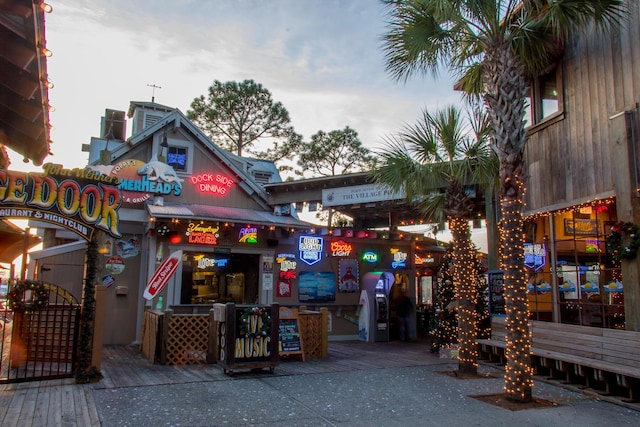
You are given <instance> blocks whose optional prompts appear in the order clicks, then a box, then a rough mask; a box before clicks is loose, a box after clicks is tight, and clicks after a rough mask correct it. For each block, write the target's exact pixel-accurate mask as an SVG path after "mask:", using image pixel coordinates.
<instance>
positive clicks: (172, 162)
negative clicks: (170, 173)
mask: <svg viewBox="0 0 640 427" xmlns="http://www.w3.org/2000/svg"><path fill="white" fill-rule="evenodd" d="M187 154H188V151H187V149H186V148H184V147H169V151H168V152H167V164H168V165H169V166H171V167H172V168H173V170H175V171H180V172H185V171H186V170H187V159H188V157H187Z"/></svg>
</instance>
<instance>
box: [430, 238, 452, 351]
mask: <svg viewBox="0 0 640 427" xmlns="http://www.w3.org/2000/svg"><path fill="white" fill-rule="evenodd" d="M452 264H453V251H452V250H451V248H448V249H447V252H446V253H445V255H444V257H443V258H442V264H441V265H440V269H439V270H438V276H437V277H438V279H437V284H438V286H437V289H436V298H435V304H434V309H435V313H434V315H433V316H432V317H431V322H430V325H429V333H430V334H431V352H433V353H435V352H437V351H439V350H440V349H441V348H442V347H445V346H448V345H451V344H455V343H456V342H458V332H457V328H458V320H457V318H456V310H455V308H451V307H449V305H450V304H451V303H452V302H453V301H454V297H455V287H454V285H453V268H452V267H453V265H452ZM448 307H449V308H448Z"/></svg>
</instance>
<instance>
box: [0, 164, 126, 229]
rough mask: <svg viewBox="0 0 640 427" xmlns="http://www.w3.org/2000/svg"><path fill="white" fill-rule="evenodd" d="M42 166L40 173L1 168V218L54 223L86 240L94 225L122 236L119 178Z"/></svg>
mask: <svg viewBox="0 0 640 427" xmlns="http://www.w3.org/2000/svg"><path fill="white" fill-rule="evenodd" d="M42 169H43V172H40V173H35V172H17V171H8V170H4V169H0V218H14V219H33V220H36V221H44V222H48V223H51V224H56V225H59V226H61V227H64V228H66V229H68V230H70V231H72V232H74V233H76V234H78V235H79V236H82V237H83V238H84V239H86V240H91V237H92V236H93V232H94V230H95V229H96V228H97V229H100V230H104V231H106V232H107V233H109V234H110V235H111V236H113V237H122V234H120V231H119V230H118V223H119V218H118V209H119V208H120V205H121V198H120V190H118V188H117V185H118V184H119V180H118V178H115V177H111V176H107V175H104V174H102V173H100V172H96V171H93V170H90V169H86V168H85V169H79V168H75V169H65V168H63V167H62V166H61V165H57V164H53V163H46V164H44V165H43V166H42Z"/></svg>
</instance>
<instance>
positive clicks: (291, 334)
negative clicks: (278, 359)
mask: <svg viewBox="0 0 640 427" xmlns="http://www.w3.org/2000/svg"><path fill="white" fill-rule="evenodd" d="M279 353H280V354H285V355H286V354H299V355H301V356H302V360H303V361H304V359H305V357H304V351H303V348H302V336H301V334H300V327H299V324H298V310H297V309H295V308H287V307H280V339H279Z"/></svg>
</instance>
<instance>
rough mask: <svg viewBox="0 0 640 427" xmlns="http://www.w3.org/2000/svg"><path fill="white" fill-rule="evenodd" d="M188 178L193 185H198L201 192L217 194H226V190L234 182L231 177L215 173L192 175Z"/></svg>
mask: <svg viewBox="0 0 640 427" xmlns="http://www.w3.org/2000/svg"><path fill="white" fill-rule="evenodd" d="M190 180H191V183H192V184H193V185H196V186H197V187H198V190H199V191H200V192H201V193H208V194H216V195H218V196H224V195H225V194H227V191H228V190H229V189H230V188H231V187H232V186H233V184H234V182H233V180H232V179H231V178H229V177H227V176H224V175H220V174H215V173H201V174H200V175H193V176H192V177H191V178H190Z"/></svg>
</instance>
